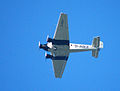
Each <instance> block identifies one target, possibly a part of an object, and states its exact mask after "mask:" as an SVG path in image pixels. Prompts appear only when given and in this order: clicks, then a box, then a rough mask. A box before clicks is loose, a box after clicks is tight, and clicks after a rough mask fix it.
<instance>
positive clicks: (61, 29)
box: [52, 13, 69, 78]
mask: <svg viewBox="0 0 120 91" xmlns="http://www.w3.org/2000/svg"><path fill="white" fill-rule="evenodd" d="M53 39H54V40H55V43H53V46H54V47H55V48H56V50H55V51H54V53H53V55H54V58H53V59H52V63H53V68H54V73H55V77H56V78H61V77H62V74H63V72H64V69H65V66H66V63H67V59H68V56H69V33H68V21H67V15H66V14H63V13H61V14H60V18H59V21H58V24H57V28H56V31H55V34H54V37H53Z"/></svg>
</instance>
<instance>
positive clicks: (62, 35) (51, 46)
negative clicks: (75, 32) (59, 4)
mask: <svg viewBox="0 0 120 91" xmlns="http://www.w3.org/2000/svg"><path fill="white" fill-rule="evenodd" d="M46 41H47V43H46V44H41V43H40V41H39V48H41V49H43V50H45V51H48V52H51V54H45V57H46V59H51V60H52V64H53V69H54V74H55V77H56V78H62V75H63V72H64V69H65V66H66V63H67V60H68V57H69V54H70V53H74V52H82V51H92V56H93V57H95V58H97V57H98V53H99V51H100V49H101V48H103V42H102V41H100V37H99V36H97V37H95V38H94V39H93V41H92V45H85V44H75V43H70V41H69V32H68V18H67V14H64V13H61V14H60V17H59V20H58V24H57V27H56V30H55V33H54V37H53V38H49V36H47V40H46Z"/></svg>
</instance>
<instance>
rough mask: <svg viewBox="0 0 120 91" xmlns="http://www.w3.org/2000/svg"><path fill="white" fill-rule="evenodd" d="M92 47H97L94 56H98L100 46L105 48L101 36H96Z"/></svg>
mask: <svg viewBox="0 0 120 91" xmlns="http://www.w3.org/2000/svg"><path fill="white" fill-rule="evenodd" d="M92 47H94V48H95V49H93V50H92V56H93V57H95V58H97V57H98V54H99V50H100V48H103V42H102V41H100V37H95V38H94V39H93V42H92Z"/></svg>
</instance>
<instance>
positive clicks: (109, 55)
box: [0, 0, 120, 91]
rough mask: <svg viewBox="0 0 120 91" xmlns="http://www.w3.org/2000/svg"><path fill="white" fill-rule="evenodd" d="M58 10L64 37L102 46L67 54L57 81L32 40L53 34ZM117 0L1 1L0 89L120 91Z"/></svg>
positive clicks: (119, 7)
mask: <svg viewBox="0 0 120 91" xmlns="http://www.w3.org/2000/svg"><path fill="white" fill-rule="evenodd" d="M60 12H64V13H66V14H68V24H69V35H70V41H71V42H75V43H83V44H84V43H87V44H91V43H92V39H93V38H94V37H95V36H100V37H101V40H102V41H103V42H104V49H102V50H101V51H100V54H99V57H98V58H97V59H95V58H93V57H92V56H91V55H92V54H91V52H81V53H75V54H70V57H69V60H68V61H67V65H66V68H65V71H64V74H63V77H62V79H56V78H55V77H54V72H53V66H52V62H51V60H45V57H44V53H45V52H44V51H43V50H39V48H38V42H39V41H41V43H46V37H47V35H49V36H50V37H51V38H52V37H53V34H54V31H55V28H56V24H57V21H58V18H59V15H60ZM119 45H120V1H119V0H69V1H68V0H1V1H0V91H120V53H119V51H120V48H119Z"/></svg>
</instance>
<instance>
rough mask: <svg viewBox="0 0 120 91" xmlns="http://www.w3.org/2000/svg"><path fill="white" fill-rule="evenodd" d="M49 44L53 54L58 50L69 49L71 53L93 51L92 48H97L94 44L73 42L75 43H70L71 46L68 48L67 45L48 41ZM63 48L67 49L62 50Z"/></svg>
mask: <svg viewBox="0 0 120 91" xmlns="http://www.w3.org/2000/svg"><path fill="white" fill-rule="evenodd" d="M47 46H48V47H49V48H50V49H48V51H49V52H51V53H52V54H54V52H55V51H56V50H60V51H68V52H69V53H72V52H82V51H91V50H94V49H96V47H93V46H92V45H85V44H73V43H70V44H69V48H67V49H66V48H64V47H66V45H52V42H48V43H47ZM62 48H63V49H66V50H62Z"/></svg>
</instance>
